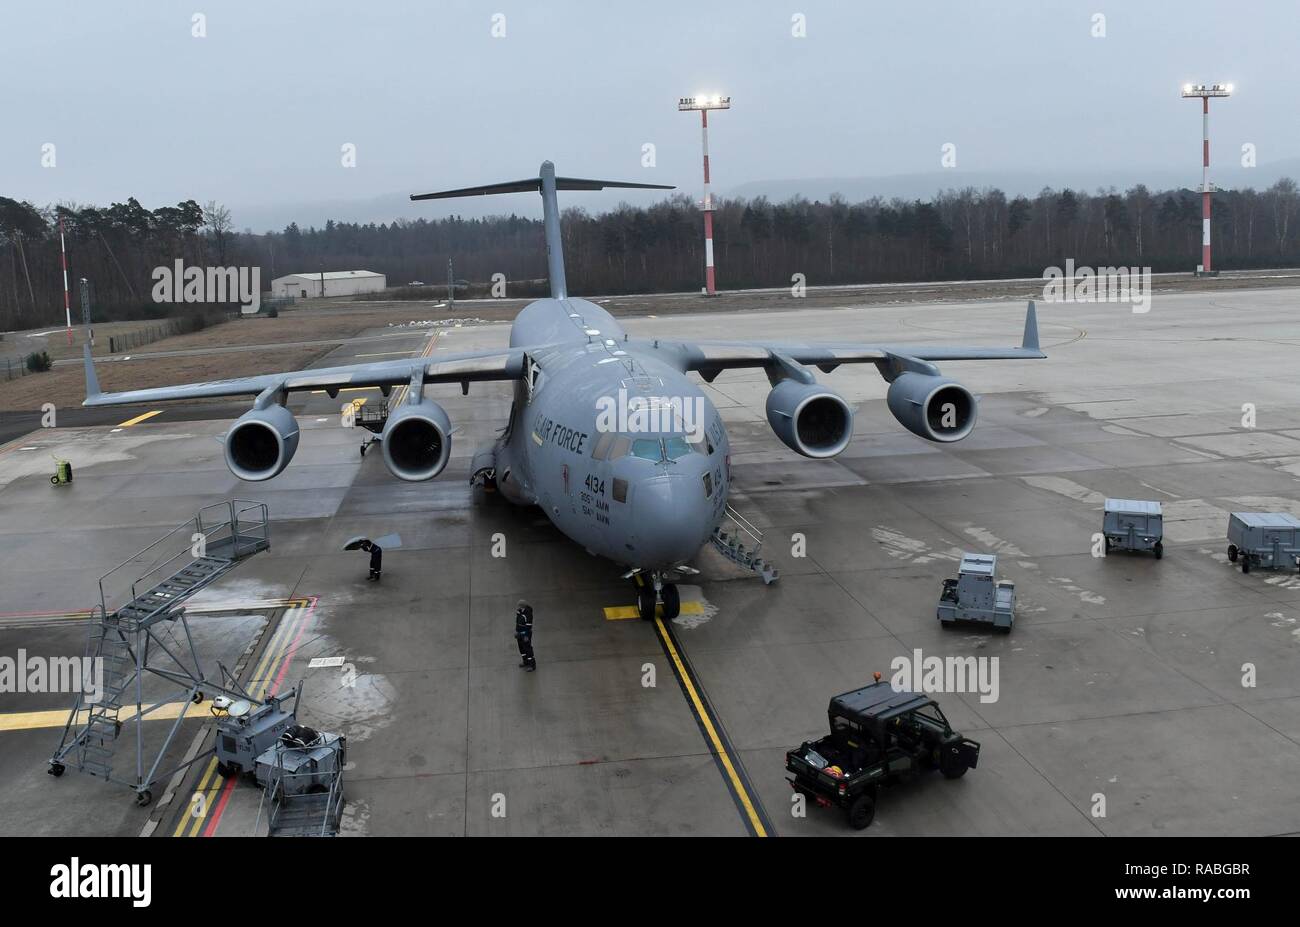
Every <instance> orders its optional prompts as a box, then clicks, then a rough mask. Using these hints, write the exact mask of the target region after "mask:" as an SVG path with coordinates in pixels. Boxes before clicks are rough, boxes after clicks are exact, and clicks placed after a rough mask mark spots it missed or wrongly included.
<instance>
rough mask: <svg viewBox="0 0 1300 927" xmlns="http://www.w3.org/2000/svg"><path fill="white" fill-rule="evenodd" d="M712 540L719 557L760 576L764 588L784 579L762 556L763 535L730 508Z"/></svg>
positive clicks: (715, 530)
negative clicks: (720, 555)
mask: <svg viewBox="0 0 1300 927" xmlns="http://www.w3.org/2000/svg"><path fill="white" fill-rule="evenodd" d="M709 540H710V541H712V542H713V546H714V548H715V549H716V550H717V551H718V553H720V554H722V556H724V557H726V558H727V559H728V560H730V561H731V562H732V563H734V564H736V565H737V566H739V567H741V568H743V569H746V570H749V571H750V572H751V573H755V574H757V575H758V576H761V577H762V578H763V583H764V584H765V585H770V584H772V583H774V582H776V581H777V580H778V579H780V578H781V572H780V570H778V569H777V568H776V566H775V565H774V564H772V563H769V562H768V561H766V560H764V559H763V558H762V557H761V556H759V554H760V552H761V551H762V549H763V533H762V532H761V531H759V530H758V528H756V527H754V525H753V523H752V522H750V521H749V519H747V518H745V516H743V515H741V514H740V513H739V512H737V511H736V510H735V509H733V508H732V507H731V506H730V505H728V506H727V517H726V520H724V522H723V523H722V524H720V525H718V527H717V528H715V529H714V531H713V536H712V537H711V538H710V539H709Z"/></svg>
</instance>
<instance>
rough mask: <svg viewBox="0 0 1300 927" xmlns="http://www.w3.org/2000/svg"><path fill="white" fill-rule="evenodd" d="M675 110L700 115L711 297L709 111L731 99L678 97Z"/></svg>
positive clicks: (725, 106)
mask: <svg viewBox="0 0 1300 927" xmlns="http://www.w3.org/2000/svg"><path fill="white" fill-rule="evenodd" d="M677 109H678V110H680V111H681V112H694V111H696V110H698V111H699V114H700V131H701V135H702V138H703V139H704V201H703V208H704V292H705V294H706V295H708V296H713V295H714V294H715V293H716V292H717V290H716V289H715V280H714V271H713V194H712V193H710V192H709V110H711V109H731V97H724V96H722V95H721V94H716V93H715V94H697V95H696V96H693V97H678V99H677Z"/></svg>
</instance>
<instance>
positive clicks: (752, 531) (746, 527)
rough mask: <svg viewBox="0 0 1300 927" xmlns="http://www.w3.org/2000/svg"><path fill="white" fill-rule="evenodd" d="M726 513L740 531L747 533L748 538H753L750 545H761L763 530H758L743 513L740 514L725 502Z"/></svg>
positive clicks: (757, 546)
mask: <svg viewBox="0 0 1300 927" xmlns="http://www.w3.org/2000/svg"><path fill="white" fill-rule="evenodd" d="M726 513H727V517H728V518H730V519H731V520H732V521H733V522H734V523H735V525H736V527H737V528H739V529H740V530H741V531H743V532H744V533H745V534H747V535H749V536H750V538H752V539H753V542H754V543H753V544H752V545H751V547H753V548H754V549H757V548H759V547H761V546H762V544H763V532H761V531H759V530H758V527H757V526H756V525H754V524H753V522H751V521H750V520H749V519H748V518H746V517H745V516H744V515H741V514H740V513H739V512H737V511H736V510H735V509H734V508H732V507H731V504H730V503H728V504H727V508H726Z"/></svg>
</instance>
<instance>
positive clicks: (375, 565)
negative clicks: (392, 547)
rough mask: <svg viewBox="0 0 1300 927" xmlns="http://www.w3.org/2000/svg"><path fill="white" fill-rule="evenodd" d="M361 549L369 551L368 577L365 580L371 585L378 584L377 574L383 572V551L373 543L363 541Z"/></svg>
mask: <svg viewBox="0 0 1300 927" xmlns="http://www.w3.org/2000/svg"><path fill="white" fill-rule="evenodd" d="M361 549H362V550H368V551H370V575H369V576H367V577H366V579H367V580H369V581H370V582H372V583H377V582H379V574H380V573H382V572H383V569H382V565H383V562H384V549H383V548H382V547H380V546H379V545H378V544H376V543H375V542H374V541H365V542H364V543H362V545H361Z"/></svg>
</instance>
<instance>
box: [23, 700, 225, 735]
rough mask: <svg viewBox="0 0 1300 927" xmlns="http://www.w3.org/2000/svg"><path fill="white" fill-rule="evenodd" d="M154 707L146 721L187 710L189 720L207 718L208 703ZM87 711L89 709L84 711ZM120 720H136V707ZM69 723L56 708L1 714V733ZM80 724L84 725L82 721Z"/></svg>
mask: <svg viewBox="0 0 1300 927" xmlns="http://www.w3.org/2000/svg"><path fill="white" fill-rule="evenodd" d="M152 707H153V706H152V705H146V706H144V708H145V711H146V712H148V714H146V715H145V716H144V719H145V720H146V721H174V720H175V719H176V718H178V717H180V714H181V709H182V708H185V709H187V711H186V712H185V716H186V717H187V718H207V717H209V713H208V703H207V702H204V703H203V704H202V705H194V704H192V703H190V702H167V703H165V704H162V705H159V706H158V708H157V709H155V710H154V711H149V709H150V708H152ZM82 710H83V711H86V710H88V709H82ZM117 717H118V720H120V721H121V722H122V723H123V724H126V722H128V721H132V720H134V719H135V706H134V705H132V706H130V707H127V706H126V705H123V706H122V709H121V711H119V712H118V715H117ZM67 721H68V709H67V708H56V709H54V710H53V711H14V712H9V713H6V714H0V731H33V730H37V729H39V728H50V727H63V725H64V724H66V723H67ZM79 723H84V722H82V721H80V719H79Z"/></svg>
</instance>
